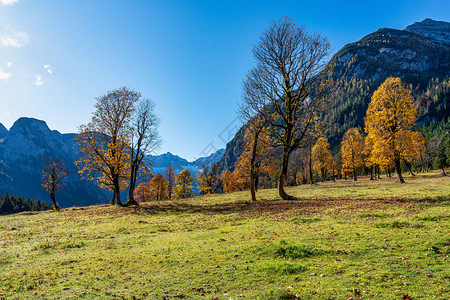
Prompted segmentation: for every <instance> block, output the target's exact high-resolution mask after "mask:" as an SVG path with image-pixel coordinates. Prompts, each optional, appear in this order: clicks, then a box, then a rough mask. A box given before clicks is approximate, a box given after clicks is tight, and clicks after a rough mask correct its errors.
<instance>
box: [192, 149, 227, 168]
mask: <svg viewBox="0 0 450 300" xmlns="http://www.w3.org/2000/svg"><path fill="white" fill-rule="evenodd" d="M224 154H225V149H219V150H217V151H216V152H214V153H213V154H211V155H209V156H207V157H200V158H198V159H197V160H195V161H193V162H192V164H193V165H194V166H196V167H197V168H198V169H201V168H202V167H203V166H211V165H213V164H215V163H217V162H218V161H219V160H220V159H221V158H222V156H223V155H224Z"/></svg>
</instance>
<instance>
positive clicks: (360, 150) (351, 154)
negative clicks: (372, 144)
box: [341, 128, 364, 180]
mask: <svg viewBox="0 0 450 300" xmlns="http://www.w3.org/2000/svg"><path fill="white" fill-rule="evenodd" d="M341 157H342V171H344V172H353V180H357V176H356V172H357V171H358V170H359V169H360V168H362V167H364V138H363V136H362V135H361V133H360V132H359V130H358V128H350V129H349V130H347V131H346V132H345V134H344V137H343V138H342V142H341Z"/></svg>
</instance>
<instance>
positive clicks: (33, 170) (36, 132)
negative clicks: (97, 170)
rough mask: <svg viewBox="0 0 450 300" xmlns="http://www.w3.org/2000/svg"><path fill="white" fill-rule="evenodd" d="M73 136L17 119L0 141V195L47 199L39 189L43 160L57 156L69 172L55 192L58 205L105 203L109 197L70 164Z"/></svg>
mask: <svg viewBox="0 0 450 300" xmlns="http://www.w3.org/2000/svg"><path fill="white" fill-rule="evenodd" d="M74 137H75V134H61V133H59V132H58V131H56V130H53V131H52V130H50V129H49V128H48V126H47V124H46V123H45V122H44V121H40V120H36V119H32V118H20V119H18V120H17V121H16V122H15V123H14V124H13V126H12V127H11V128H10V130H9V131H7V134H6V135H5V136H4V138H3V139H1V140H0V194H3V193H5V192H8V193H10V194H14V195H17V196H22V197H29V198H39V199H40V200H44V201H45V200H48V201H50V199H49V195H48V193H47V192H45V190H44V189H43V188H42V186H41V183H42V179H41V172H42V167H43V162H42V158H43V157H57V158H59V159H61V160H62V161H63V163H64V164H65V165H66V167H67V168H68V170H69V175H68V176H67V178H66V180H65V183H66V184H65V187H64V188H63V189H61V191H60V192H58V193H57V195H56V199H57V201H58V203H59V204H60V206H62V207H68V206H74V205H77V206H81V205H92V204H100V203H107V201H108V197H110V196H109V195H107V193H105V191H104V190H101V189H100V188H98V187H97V186H96V185H94V183H93V182H91V181H86V180H81V178H80V176H79V175H78V173H77V171H78V168H77V167H76V166H75V164H74V161H75V160H77V159H78V157H79V156H78V154H77V153H76V151H75V150H74Z"/></svg>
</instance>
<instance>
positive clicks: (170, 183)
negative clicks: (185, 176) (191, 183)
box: [164, 166, 175, 199]
mask: <svg viewBox="0 0 450 300" xmlns="http://www.w3.org/2000/svg"><path fill="white" fill-rule="evenodd" d="M164 179H165V180H166V181H167V193H168V197H169V199H172V198H173V188H174V187H175V170H174V169H173V167H172V166H168V167H167V168H166V170H165V171H164Z"/></svg>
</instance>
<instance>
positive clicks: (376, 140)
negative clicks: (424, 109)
mask: <svg viewBox="0 0 450 300" xmlns="http://www.w3.org/2000/svg"><path fill="white" fill-rule="evenodd" d="M416 116H417V110H416V108H415V107H414V99H413V98H412V97H411V92H410V91H409V90H408V89H407V88H406V87H405V85H404V84H403V83H402V81H401V79H400V78H394V77H389V78H387V79H386V80H385V81H384V82H383V83H382V84H381V85H380V87H379V88H378V89H377V90H376V91H375V92H374V93H373V95H372V98H371V101H370V103H369V107H368V109H367V115H366V119H365V123H366V124H365V125H366V127H365V131H366V133H367V136H368V137H369V139H370V140H371V141H372V142H373V146H372V150H371V153H370V156H371V161H372V163H375V164H378V165H380V166H390V165H391V166H394V167H395V171H396V173H397V180H398V181H399V182H401V183H404V182H405V180H404V179H403V176H402V170H401V166H400V160H401V158H402V150H403V149H404V147H403V146H404V144H405V143H409V142H410V140H411V135H410V129H411V128H412V127H413V126H414V125H415V120H416Z"/></svg>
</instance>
